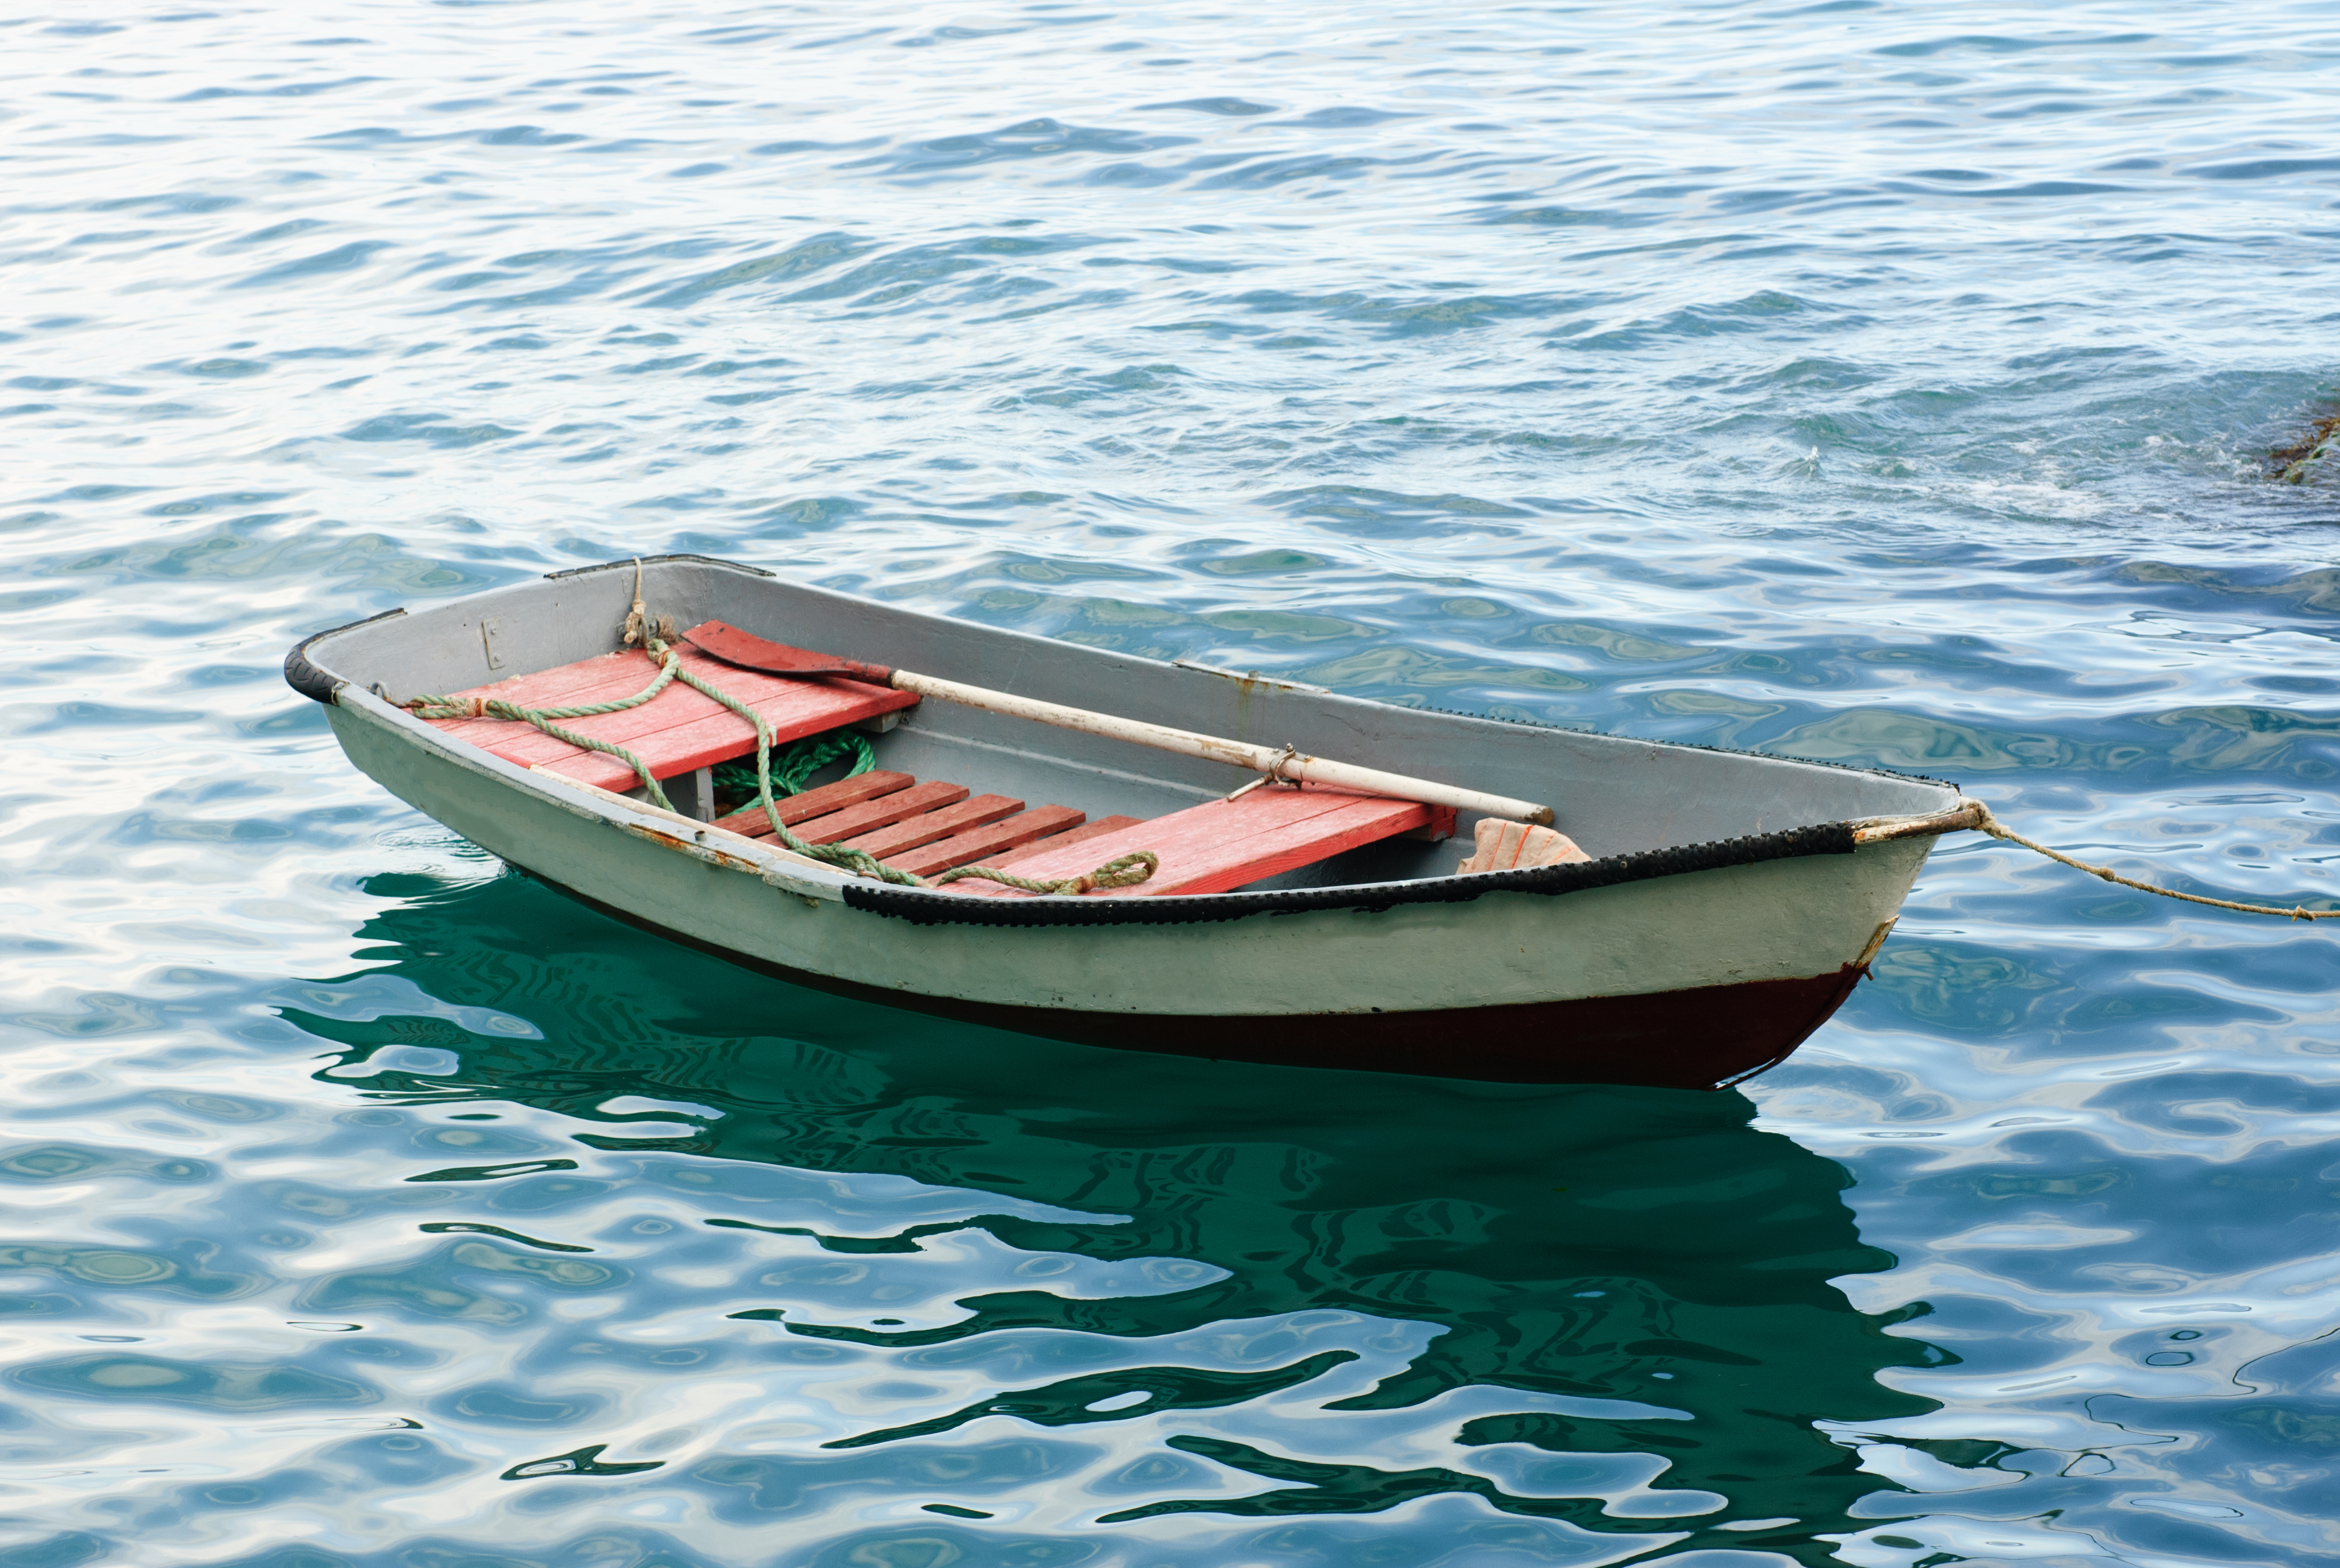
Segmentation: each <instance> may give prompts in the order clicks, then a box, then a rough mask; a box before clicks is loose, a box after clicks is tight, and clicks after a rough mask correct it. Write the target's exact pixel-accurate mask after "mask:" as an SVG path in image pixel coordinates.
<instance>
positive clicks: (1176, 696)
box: [284, 555, 1973, 1088]
mask: <svg viewBox="0 0 2340 1568" xmlns="http://www.w3.org/2000/svg"><path fill="white" fill-rule="evenodd" d="M644 606H647V607H648V610H647V612H646V613H645V611H644V608H643V607H644ZM679 629H686V630H679ZM629 637H630V638H632V639H634V640H633V641H632V642H631V643H628V642H625V641H623V640H621V639H622V638H629ZM727 638H729V639H730V640H729V641H726V640H725V639H727ZM742 649H745V650H749V651H747V652H745V653H743V652H741V651H740V650H742ZM775 649H777V650H779V651H780V653H782V654H786V655H788V656H789V657H791V658H794V659H796V660H797V661H798V664H801V665H803V666H804V668H803V669H801V670H793V669H789V668H786V665H787V660H785V659H782V660H779V661H778V662H777V663H776V662H775V661H774V657H775V656H774V655H773V654H772V653H771V650H775ZM709 650H714V651H709ZM726 650H728V652H727V651H726ZM757 650H762V651H761V652H759V651H757ZM806 650H813V651H806ZM759 660H761V662H760V663H759ZM880 661H882V662H880ZM669 666H671V669H670V670H669ZM911 669H916V670H937V671H944V672H947V679H946V678H944V677H941V676H935V677H919V676H912V675H909V674H907V673H906V671H907V670H911ZM284 670H285V679H286V680H288V681H289V682H290V683H291V685H292V687H293V689H294V690H298V691H300V692H301V693H302V694H303V695H304V696H307V697H310V698H312V699H314V700H317V701H319V702H321V703H322V704H324V705H325V709H326V713H327V717H328V719H330V720H331V723H332V729H333V733H334V735H335V737H336V738H337V739H339V740H340V742H341V745H342V749H343V750H344V751H345V752H346V753H347V755H348V757H349V759H350V760H351V761H352V763H354V764H355V765H356V766H357V767H358V768H359V769H362V771H364V772H365V773H366V774H368V775H369V776H371V777H372V779H375V780H376V781H377V782H379V783H380V784H382V786H383V787H384V788H386V789H389V790H390V791H391V792H392V794H394V795H396V796H397V797H399V798H400V799H403V800H405V801H407V802H408V803H410V804H411V805H412V806H413V807H415V808H416V809H419V810H421V811H422V812H424V813H425V814H427V815H429V816H431V817H432V818H434V819H437V820H439V821H440V822H442V823H444V824H445V825H447V826H448V827H449V828H451V829H453V830H455V831H456V832H458V833H460V834H461V835H462V836H463V837H464V838H466V839H470V840H471V842H472V843H474V844H477V845H478V846H480V847H481V849H486V850H488V851H489V852H491V854H494V855H496V856H498V857H501V858H502V859H503V860H505V861H506V862H508V863H510V864H511V866H513V867H516V868H519V869H521V870H522V871H524V872H525V873H527V874H528V875H530V876H531V877H533V878H537V879H539V880H540V881H541V882H543V883H546V884H548V885H549V886H550V887H552V888H557V889H559V890H560V891H562V892H564V893H566V894H568V895H570V897H573V898H578V899H580V900H582V901H583V902H585V903H587V904H590V905H591V906H593V907H595V908H600V909H602V910H604V911H606V912H608V913H609V914H610V915H612V916H615V917H616V918H619V919H621V920H625V921H628V922H630V923H632V924H633V925H635V926H638V927H640V928H643V929H644V930H647V931H650V932H653V933H656V934H657V935H659V936H660V937H663V938H669V939H670V940H674V941H679V942H683V943H688V944H689V945H691V946H694V947H698V948H703V949H706V950H708V951H710V952H713V953H716V954H718V955H720V956H721V957H723V958H728V959H729V960H731V961H733V962H734V963H737V964H739V965H741V966H743V967H745V968H750V969H754V970H759V971H762V972H765V973H768V974H773V975H777V976H779V977H782V978H786V979H788V980H790V981H794V982H797V983H799V984H803V985H808V986H813V987H820V988H823V989H826V990H830V991H835V992H841V993H844V994H848V995H850V996H855V997H862V998H866V999H868V1000H870V1001H874V1002H878V1003H884V1004H887V1005H891V1006H894V1007H904V1008H909V1009H914V1010H917V1011H920V1012H926V1013H933V1014H940V1015H945V1016H948V1017H957V1018H962V1019H968V1020H974V1021H977V1022H980V1023H984V1024H989V1025H995V1026H997V1027H1003V1028H1009V1029H1016V1030H1021V1031H1024V1032H1026V1033H1028V1034H1034V1035H1039V1036H1044V1037H1055V1038H1060V1039H1068V1040H1075V1041H1080V1042H1085V1043H1089V1044H1096V1045H1104V1046H1115V1047H1131V1048H1135V1049H1141V1050H1149V1051H1164V1052H1175V1053H1180V1054H1185V1055H1190V1056H1200V1057H1238V1058H1244V1059H1248V1060H1254V1061H1264V1062H1273V1063H1283V1064H1292V1065H1304V1066H1314V1067H1341V1068H1350V1069H1364V1070H1373V1071H1382V1072H1396V1073H1412V1074H1423V1075H1432V1076H1437V1077H1454V1078H1467V1079H1480V1080H1486V1081H1494V1082H1512V1083H1596V1082H1598V1083H1630V1084H1647V1085H1661V1086H1674V1087H1701V1088H1711V1087H1719V1086H1724V1085H1729V1084H1731V1083H1735V1082H1738V1081H1740V1080H1741V1079H1744V1078H1746V1077H1750V1076H1752V1075H1753V1074H1755V1073H1758V1072H1760V1071H1762V1070H1763V1069H1764V1068H1766V1067H1770V1066H1772V1065H1774V1064H1775V1063H1777V1062H1779V1061H1780V1060H1782V1059H1784V1058H1785V1057H1787V1056H1788V1054H1789V1053H1790V1052H1791V1051H1793V1050H1794V1049H1795V1048H1796V1047H1797V1046H1798V1045H1800V1043H1801V1042H1802V1041H1803V1040H1804V1039H1805V1038H1806V1037H1808V1036H1810V1034H1811V1032H1812V1031H1813V1030H1814V1029H1816V1028H1818V1027H1819V1026H1820V1024H1822V1023H1823V1022H1825V1021H1826V1020H1827V1019H1828V1017H1829V1016H1830V1015H1831V1014H1832V1013H1834V1012H1835V1010H1836V1008H1837V1007H1838V1006H1839V1004H1841V1003H1842V1002H1843V1000H1844V998H1845V997H1847V996H1848V995H1849V994H1850V992H1851V990H1852V988H1853V987H1854V986H1855V985H1857V984H1858V983H1859V979H1860V978H1861V977H1862V975H1863V974H1864V973H1865V972H1866V969H1867V966H1868V965H1869V961H1870V959H1871V958H1874V957H1875V956H1876V954H1877V952H1878V949H1879V947H1880V946H1881V944H1882V943H1883V942H1884V940H1885V938H1886V935H1887V933H1888V932H1889V930H1890V929H1891V928H1892V925H1893V922H1894V920H1895V918H1896V917H1897V914H1898V911H1899V908H1900V906H1901V902H1902V899H1903V898H1905V897H1906V896H1907V894H1908V892H1909V888H1910V886H1911V884H1912V882H1913V881H1914V880H1915V878H1916V877H1917V874H1918V870H1919V867H1920V866H1921V865H1922V864H1923V862H1924V860H1925V858H1926V855H1927V853H1928V852H1929V849H1931V847H1932V844H1933V840H1934V839H1935V838H1936V837H1937V836H1938V835H1939V834H1941V833H1943V832H1948V831H1953V830H1956V829H1959V828H1963V827H1968V826H1972V825H1973V824H1972V822H1971V821H1969V820H1968V819H1967V818H1966V817H1965V816H1964V815H1962V813H1963V812H1964V811H1965V810H1966V807H1965V806H1964V805H1963V804H1962V802H1961V801H1960V799H1959V797H1958V792H1957V791H1956V789H1953V788H1952V787H1950V786H1948V785H1946V784H1942V783H1939V782H1937V781H1934V780H1930V779H1917V778H1909V777H1905V776H1902V775H1899V774H1894V773H1888V772H1883V771H1879V770H1877V769H1858V768H1845V767H1838V766H1833V765H1829V764H1824V763H1815V762H1807V761H1800V760H1796V759H1789V758H1782V757H1773V756H1767V755H1763V754H1760V753H1753V752H1743V751H1730V750H1721V749H1708V748H1702V747H1695V746H1681V745H1671V744H1666V743H1663V742H1658V741H1650V740H1639V739H1621V738H1617V737H1612V736H1606V735H1599V734H1592V733H1587V732H1584V731H1580V730H1574V729H1559V728H1552V727H1547V726H1542V725H1537V724H1532V723H1520V722H1514V721H1510V720H1501V719H1489V718H1482V717H1477V716H1472V715H1468V714H1458V713H1448V712H1442V711H1438V710H1430V709H1423V708H1403V707H1394V706H1391V705H1387V704H1383V703H1377V702H1371V701H1365V700H1358V699H1355V698H1350V697H1344V696H1340V695H1337V694H1335V693H1333V692H1330V691H1326V690H1323V689H1321V688H1317V687H1313V686H1308V685H1304V684H1302V683H1299V682H1296V681H1289V680H1275V679H1272V678H1268V677H1264V676H1260V675H1256V674H1244V673H1240V672H1235V671H1230V670H1217V669H1213V668H1210V667H1207V666H1204V665H1199V664H1191V663H1163V662H1160V661H1157V660H1151V659H1143V658H1137V657H1135V656H1132V655H1129V654H1125V653H1118V652H1113V651H1109V650H1100V649H1096V648H1087V647H1081V646H1076V645H1074V644H1069V643H1064V642H1058V641H1054V640H1048V639H1045V638H1038V637H1033V636H1028V635H1025V634H1022V633H1018V632H1014V631H1004V630H995V629H992V628H988V627H983V626H977V625H972V624H969V623H968V622H966V621H963V620H953V619H949V618H946V617H941V616H936V615H929V614H924V613H920V612H918V611H917V610H905V609H899V608H897V607H894V606H890V605H886V604H880V603H877V602H874V601H872V600H868V599H862V598H858V597H855V596H853V595H850V594H844V593H838V592H833V591H830V590H823V589H819V588H815V587H810V586H807V585H804V584H800V583H795V582H790V581H787V580H785V579H783V578H780V577H778V576H776V575H774V574H772V573H770V572H768V571H763V570H761V569H759V568H757V567H753V566H746V565H739V564H737V563H733V562H729V561H714V560H709V559H707V558H704V557H699V556H689V555H669V556H661V557H657V558H646V559H644V560H642V561H612V562H609V563H607V564H604V565H600V566H591V567H582V568H578V569H574V570H570V571H556V572H552V573H550V574H548V575H547V576H545V577H544V578H542V579H540V580H537V581H527V582H523V583H519V584H515V585H512V586H509V587H505V588H501V589H496V590H491V591H488V592H484V593H481V594H478V595H474V596H472V597H470V598H466V599H462V600H452V601H450V602H447V603H443V604H438V605H433V606H430V607H428V608H422V609H415V610H390V611H388V612H386V613H384V614H382V615H377V616H375V617H373V618H372V619H371V620H362V621H357V622H354V623H352V624H351V625H348V626H342V627H338V628H335V629H333V630H328V631H322V632H319V633H317V634H316V635H314V636H312V637H310V638H308V639H306V640H303V641H302V643H300V644H299V646H297V647H295V648H294V649H293V650H292V651H291V652H290V653H288V654H287V656H286V658H285V664H284ZM848 670H850V671H851V673H848V672H847V671H848ZM662 681H663V682H665V683H666V684H663V685H660V682H662ZM651 686H659V690H657V691H656V692H655V694H654V695H652V696H650V697H649V698H648V699H644V698H643V697H642V695H641V693H642V692H643V691H644V690H648V689H649V687H651ZM580 709H591V710H594V711H592V712H590V713H587V714H584V715H582V716H578V715H579V710H580ZM515 713H533V714H535V715H537V718H536V719H529V720H526V721H523V719H520V718H515V717H512V715H513V714H515ZM546 714H555V715H569V717H564V718H560V719H559V720H558V721H557V722H555V721H554V720H553V719H545V718H543V716H544V715H546ZM759 730H760V731H761V732H762V733H763V734H764V735H765V737H766V738H767V739H766V741H759ZM816 737H818V738H819V743H820V744H822V745H829V746H833V747H834V748H835V749H837V750H838V751H839V752H840V753H846V754H851V755H841V756H840V758H839V760H838V761H837V762H834V763H832V764H830V765H829V766H828V768H826V769H823V770H822V771H821V772H820V773H819V774H818V775H815V776H814V777H813V778H808V779H800V780H798V784H799V786H800V787H799V788H797V789H774V790H773V792H772V793H771V794H769V795H768V796H765V795H760V794H755V793H754V792H753V791H751V792H750V794H751V797H752V798H751V799H749V800H747V801H746V802H744V803H743V802H742V801H741V800H740V799H739V798H738V797H737V796H736V795H735V796H734V797H733V798H732V799H729V800H728V801H727V800H726V799H724V787H723V784H722V782H721V780H722V779H725V778H726V777H727V776H728V777H729V778H731V779H734V780H735V781H736V780H738V779H739V778H740V777H742V775H741V774H740V773H739V771H737V770H738V769H742V768H748V769H749V770H750V771H751V772H752V764H753V763H754V761H755V759H757V758H758V757H759V755H760V756H762V757H763V758H764V759H767V761H769V759H772V758H774V757H775V756H777V755H778V751H777V750H776V749H772V750H768V749H766V745H767V744H769V745H770V746H772V747H774V748H778V747H779V746H781V745H782V744H789V745H797V744H804V745H810V744H813V743H814V740H813V739H812V738H816ZM1165 737H1167V738H1169V739H1165ZM1182 747H1183V748H1184V749H1180V748H1182ZM852 755H858V757H859V758H860V770H859V771H858V772H855V773H852V774H851V775H850V776H847V777H837V775H839V774H842V773H844V772H845V770H846V769H847V767H848V765H850V764H851V762H852ZM817 779H828V782H818V781H816V780H817ZM766 800H768V801H769V802H770V805H769V809H767V807H766V805H765V803H764V802H765V801H766ZM775 818H776V819H777V820H774V819H775ZM1537 819H1549V820H1550V821H1551V822H1552V827H1553V829H1556V830H1557V834H1558V835H1564V836H1559V837H1556V836H1555V834H1551V833H1546V834H1544V838H1545V839H1551V840H1554V841H1556V842H1557V843H1559V844H1561V845H1562V846H1568V847H1569V850H1568V852H1567V853H1566V854H1565V855H1564V856H1562V857H1561V858H1548V860H1547V863H1542V864H1535V863H1529V862H1528V861H1526V860H1522V862H1521V863H1519V864H1516V865H1511V864H1509V863H1508V862H1504V863H1503V864H1504V866H1505V867H1506V868H1493V869H1488V868H1484V867H1485V866H1486V864H1487V860H1486V852H1485V849H1484V846H1485V845H1486V844H1487V843H1489V842H1493V841H1496V840H1501V841H1502V842H1503V843H1511V842H1512V841H1514V840H1515V839H1517V837H1518V835H1519V834H1520V833H1522V832H1542V829H1530V828H1529V827H1528V826H1527V824H1529V823H1530V822H1532V821H1534V820H1537ZM1498 830H1499V831H1498ZM1491 834H1492V837H1491ZM1507 835H1508V837H1507ZM1473 844H1476V845H1479V846H1481V853H1480V854H1478V855H1477V856H1474V857H1473V860H1472V861H1464V860H1462V859H1461V858H1460V856H1461V855H1462V854H1463V852H1464V851H1465V849H1466V848H1467V847H1468V846H1471V845H1473ZM1578 845H1581V850H1580V849H1575V848H1574V846H1578ZM1474 861H1475V862H1476V864H1475V865H1474V864H1473V862H1474ZM1100 862H1103V864H1100ZM1149 862H1150V864H1149ZM1459 866H1472V869H1468V870H1463V869H1458V867H1459ZM970 867H973V868H977V869H976V870H974V871H972V872H969V871H968V870H967V868H970ZM1112 867H1117V868H1119V869H1117V870H1112V871H1111V872H1110V874H1101V873H1105V872H1106V870H1107V868H1112ZM953 878H956V879H953ZM1051 889H1054V890H1051Z"/></svg>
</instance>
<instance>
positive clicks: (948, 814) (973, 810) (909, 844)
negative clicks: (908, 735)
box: [845, 795, 1024, 860]
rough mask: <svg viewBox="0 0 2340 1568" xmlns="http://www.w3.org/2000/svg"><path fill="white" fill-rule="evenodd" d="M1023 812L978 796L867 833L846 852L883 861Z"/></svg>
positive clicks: (1011, 803)
mask: <svg viewBox="0 0 2340 1568" xmlns="http://www.w3.org/2000/svg"><path fill="white" fill-rule="evenodd" d="M1022 809H1024V802H1023V801H1021V800H1015V799H1009V798H1008V797H1007V796H1005V795H977V797H976V798H975V799H972V800H966V801H962V802H960V803H959V804H958V805H957V806H946V807H944V808H943V809H941V810H939V811H929V812H927V814H926V815H925V816H923V817H913V818H911V819H909V820H908V821H907V822H902V823H898V824H897V825H896V826H894V827H891V828H880V829H877V831H876V832H875V833H864V834H863V835H862V836H861V837H860V838H858V839H847V840H846V841H845V844H846V848H848V849H866V850H868V852H869V853H870V854H872V855H875V856H877V858H879V859H880V860H883V859H884V858H887V856H888V855H899V854H902V853H905V852H906V851H907V850H911V849H917V847H918V846H919V845H921V844H931V843H933V842H934V841H935V840H936V839H942V838H947V837H948V836H949V835H950V834H953V833H957V832H958V831H960V830H961V829H967V828H973V827H977V826H978V825H980V824H982V823H985V822H996V821H997V820H998V819H1000V818H1002V817H1005V816H1007V815H1008V814H1009V813H1011V812H1015V811H1021V810H1022Z"/></svg>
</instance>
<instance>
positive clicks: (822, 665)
mask: <svg viewBox="0 0 2340 1568" xmlns="http://www.w3.org/2000/svg"><path fill="white" fill-rule="evenodd" d="M682 640H684V641H685V642H688V643H689V644H690V645H691V646H692V647H694V648H696V649H698V650H699V651H700V652H701V653H705V654H709V655H711V656H712V657H714V658H717V659H719V660H722V661H723V662H724V663H726V664H736V665H738V666H739V668H740V669H742V670H762V671H764V672H765V673H766V674H768V675H801V676H815V675H842V676H844V677H846V678H847V679H848V680H867V681H868V682H870V683H871V684H873V685H877V686H887V685H890V684H892V682H893V680H894V672H893V671H892V670H888V669H887V668H886V667H885V666H884V665H882V664H864V663H862V662H861V661H860V660H857V659H838V658H834V657H832V656H831V655H829V654H826V653H815V652H812V651H811V650H808V649H803V648H790V647H789V646H788V644H787V643H785V642H770V641H767V640H765V639H763V638H760V637H759V636H757V635H756V634H755V633H754V632H752V631H742V630H739V628H738V627H736V626H726V625H725V624H724V623H723V622H721V621H719V620H707V621H701V622H700V623H699V625H697V626H694V627H692V628H691V629H690V630H688V631H686V632H684V633H683V634H682Z"/></svg>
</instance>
